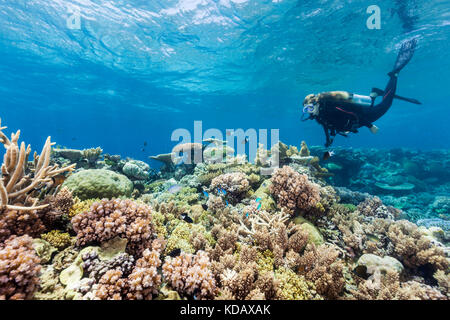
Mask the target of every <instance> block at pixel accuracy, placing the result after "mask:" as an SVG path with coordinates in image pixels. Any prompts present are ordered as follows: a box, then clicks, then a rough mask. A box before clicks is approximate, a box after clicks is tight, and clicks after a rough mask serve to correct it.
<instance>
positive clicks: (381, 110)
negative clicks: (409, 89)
mask: <svg viewBox="0 0 450 320" xmlns="http://www.w3.org/2000/svg"><path fill="white" fill-rule="evenodd" d="M396 89H397V75H395V74H391V75H390V79H389V82H388V84H387V86H386V89H385V90H384V96H383V100H382V101H381V102H380V103H379V104H377V105H375V106H373V107H371V108H367V109H365V111H366V112H365V113H366V114H365V116H364V117H363V121H361V122H362V125H365V126H368V127H370V126H371V124H372V122H374V121H376V120H378V119H379V118H381V117H382V116H383V115H384V114H385V113H386V112H387V111H388V110H389V108H390V107H391V105H392V101H393V100H394V96H395V91H396Z"/></svg>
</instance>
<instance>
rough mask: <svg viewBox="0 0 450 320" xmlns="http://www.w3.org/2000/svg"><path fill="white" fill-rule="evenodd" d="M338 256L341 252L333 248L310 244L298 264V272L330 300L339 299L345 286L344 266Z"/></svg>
mask: <svg viewBox="0 0 450 320" xmlns="http://www.w3.org/2000/svg"><path fill="white" fill-rule="evenodd" d="M338 256H339V251H338V250H336V249H335V248H333V247H332V246H328V245H321V246H319V247H316V246H315V245H314V244H309V245H308V246H307V247H306V250H305V253H304V254H303V255H302V256H301V257H300V258H299V259H298V262H297V265H298V272H299V273H300V274H301V275H304V276H305V278H306V279H307V280H309V281H312V282H313V283H314V284H315V286H316V289H317V292H318V293H319V294H321V295H322V296H324V297H326V298H329V299H336V298H337V297H339V295H340V294H341V292H342V290H343V288H344V284H345V280H344V275H343V269H344V264H343V262H342V260H339V259H338Z"/></svg>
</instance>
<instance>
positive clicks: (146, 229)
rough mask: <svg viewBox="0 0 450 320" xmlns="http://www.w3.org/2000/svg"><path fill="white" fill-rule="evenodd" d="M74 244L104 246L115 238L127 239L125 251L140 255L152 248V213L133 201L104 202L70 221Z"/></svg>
mask: <svg viewBox="0 0 450 320" xmlns="http://www.w3.org/2000/svg"><path fill="white" fill-rule="evenodd" d="M72 225H73V229H74V231H75V232H76V233H77V244H78V245H85V244H87V243H90V242H103V241H106V240H110V239H112V238H115V237H116V236H119V237H123V238H126V239H128V244H127V251H129V252H132V253H135V254H139V253H140V252H142V251H143V250H144V249H145V248H148V247H149V246H150V244H151V241H152V237H153V224H152V218H151V209H150V207H149V206H147V205H145V204H138V203H136V202H134V201H132V200H129V199H126V200H119V199H113V200H106V199H103V200H101V201H100V202H95V203H94V204H92V206H91V209H90V210H89V211H87V212H83V213H80V214H78V215H76V216H75V217H73V218H72Z"/></svg>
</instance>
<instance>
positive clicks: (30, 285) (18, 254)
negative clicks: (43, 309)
mask: <svg viewBox="0 0 450 320" xmlns="http://www.w3.org/2000/svg"><path fill="white" fill-rule="evenodd" d="M39 263H40V259H39V257H38V256H37V255H36V253H35V251H34V249H33V243H32V239H31V238H30V237H29V236H22V237H16V236H11V237H10V238H8V239H7V240H6V241H5V242H4V243H0V300H5V299H11V300H22V299H30V298H32V296H33V294H34V292H35V291H36V289H37V286H38V284H39V273H40V270H41V266H40V264H39Z"/></svg>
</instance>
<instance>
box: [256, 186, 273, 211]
mask: <svg viewBox="0 0 450 320" xmlns="http://www.w3.org/2000/svg"><path fill="white" fill-rule="evenodd" d="M271 184H272V182H271V181H270V179H267V180H264V181H263V183H261V185H260V186H259V188H258V189H257V190H256V191H255V192H254V193H253V195H252V197H253V198H255V199H257V198H260V199H261V200H260V203H261V209H262V210H265V211H273V210H275V208H276V204H275V200H274V199H273V198H272V196H271V195H270V191H269V187H270V185H271Z"/></svg>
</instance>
